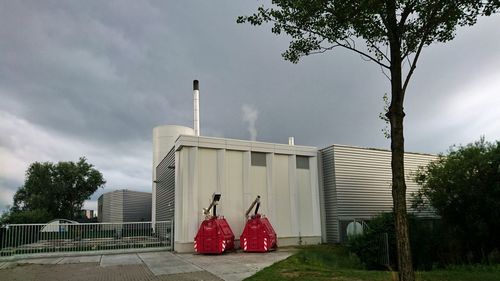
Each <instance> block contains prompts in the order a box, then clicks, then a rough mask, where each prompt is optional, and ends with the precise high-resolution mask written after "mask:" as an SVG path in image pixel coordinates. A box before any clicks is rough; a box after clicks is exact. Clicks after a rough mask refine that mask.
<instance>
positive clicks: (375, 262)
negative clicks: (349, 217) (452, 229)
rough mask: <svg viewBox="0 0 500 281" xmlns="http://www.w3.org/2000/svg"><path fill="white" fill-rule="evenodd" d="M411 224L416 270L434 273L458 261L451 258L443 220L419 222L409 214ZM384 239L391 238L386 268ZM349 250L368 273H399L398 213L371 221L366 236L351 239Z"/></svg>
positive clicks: (419, 220)
mask: <svg viewBox="0 0 500 281" xmlns="http://www.w3.org/2000/svg"><path fill="white" fill-rule="evenodd" d="M408 223H409V231H410V234H411V235H410V237H411V240H410V244H411V248H412V249H413V251H412V258H413V259H412V260H413V266H414V267H415V268H416V269H419V270H430V269H432V268H433V267H434V266H446V265H449V264H450V263H451V262H453V261H455V260H453V261H452V260H451V259H450V258H449V256H450V253H449V252H448V251H447V248H446V241H447V239H448V236H447V233H446V232H445V230H444V229H443V227H442V223H441V222H440V221H439V220H436V219H433V220H431V219H419V218H417V217H416V216H414V215H411V214H409V215H408ZM384 235H387V242H388V243H387V248H388V256H389V260H388V262H389V264H388V265H387V264H383V263H385V262H386V260H385V255H386V250H385V247H386V244H385V237H384ZM347 247H348V249H349V250H350V251H351V252H353V253H355V254H356V255H357V256H358V257H359V258H360V260H361V261H362V263H363V264H364V266H365V267H366V268H367V269H391V270H397V259H396V256H397V255H396V248H397V246H396V227H395V225H394V213H392V212H391V213H381V214H379V215H377V216H376V217H374V218H372V219H371V220H369V221H368V222H367V227H366V228H365V231H364V233H363V234H362V235H354V236H350V237H349V240H348V243H347Z"/></svg>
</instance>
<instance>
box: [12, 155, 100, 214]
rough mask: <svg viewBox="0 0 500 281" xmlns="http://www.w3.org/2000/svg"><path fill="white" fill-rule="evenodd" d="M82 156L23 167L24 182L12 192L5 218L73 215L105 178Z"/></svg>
mask: <svg viewBox="0 0 500 281" xmlns="http://www.w3.org/2000/svg"><path fill="white" fill-rule="evenodd" d="M93 167H94V166H93V165H92V164H89V163H87V160H86V159H85V158H84V157H82V158H80V159H79V161H78V162H76V163H75V162H59V163H57V164H54V163H50V162H44V163H39V162H35V163H33V164H31V165H30V166H29V168H28V170H27V171H26V179H25V182H24V185H23V186H21V187H20V188H19V189H18V190H17V192H16V193H15V195H14V205H13V206H12V208H11V209H10V211H9V212H8V213H7V215H5V216H4V218H3V220H4V221H5V222H11V223H20V222H43V221H48V220H50V219H55V218H65V219H74V218H76V217H77V216H78V213H79V211H80V210H81V208H82V205H83V201H84V200H85V199H88V198H89V197H90V195H92V194H93V193H94V192H95V191H96V190H97V189H98V188H99V187H102V186H103V185H104V184H105V183H106V181H105V180H104V179H103V177H102V174H101V173H100V172H99V171H97V170H96V169H94V168H93Z"/></svg>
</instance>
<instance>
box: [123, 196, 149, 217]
mask: <svg viewBox="0 0 500 281" xmlns="http://www.w3.org/2000/svg"><path fill="white" fill-rule="evenodd" d="M123 221H124V222H137V221H151V193H149V192H137V191H130V190H127V191H125V192H124V193H123Z"/></svg>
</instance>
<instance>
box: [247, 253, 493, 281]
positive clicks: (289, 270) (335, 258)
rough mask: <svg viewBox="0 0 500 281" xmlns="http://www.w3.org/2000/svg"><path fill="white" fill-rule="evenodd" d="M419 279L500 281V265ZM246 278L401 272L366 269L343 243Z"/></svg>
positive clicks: (346, 279)
mask: <svg viewBox="0 0 500 281" xmlns="http://www.w3.org/2000/svg"><path fill="white" fill-rule="evenodd" d="M416 275H417V280H419V281H437V280H440V281H499V280H500V265H496V266H458V267H454V268H449V269H439V270H433V271H423V272H422V271H421V272H417V273H416ZM245 280H246V281H257V280H262V281H264V280H265V281H273V280H276V281H278V280H279V281H287V280H301V281H308V280H330V281H333V280H335V281H360V280H370V281H379V280H380V281H382V280H384V281H391V280H397V275H396V274H394V273H391V272H389V271H373V270H364V269H363V266H362V264H361V263H360V262H359V260H358V258H357V257H356V256H354V255H350V254H349V253H348V252H347V250H345V249H344V248H343V247H340V246H325V245H321V246H310V247H304V248H301V249H300V250H299V251H298V252H297V253H296V254H294V255H292V256H291V257H289V258H288V259H286V260H283V261H281V262H278V263H275V264H273V265H271V266H269V267H267V268H265V269H263V270H262V271H259V272H257V273H256V274H255V275H253V276H251V277H249V278H247V279H245Z"/></svg>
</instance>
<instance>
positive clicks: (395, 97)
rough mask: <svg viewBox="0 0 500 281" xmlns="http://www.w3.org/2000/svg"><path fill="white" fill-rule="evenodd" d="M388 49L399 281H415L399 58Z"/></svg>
mask: <svg viewBox="0 0 500 281" xmlns="http://www.w3.org/2000/svg"><path fill="white" fill-rule="evenodd" d="M396 45H397V46H396V47H394V48H393V47H391V94H392V95H391V96H392V97H391V105H390V107H389V112H387V117H388V118H389V121H390V123H391V152H392V159H391V169H392V200H393V206H394V217H395V226H396V240H397V241H396V245H397V253H398V266H399V280H400V281H415V273H414V272H413V264H412V257H411V249H410V237H409V234H408V221H407V216H406V183H405V173H404V172H405V171H404V135H403V119H404V116H405V113H404V110H403V101H404V92H403V87H402V73H401V55H400V51H399V50H400V49H399V44H396Z"/></svg>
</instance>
